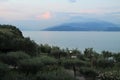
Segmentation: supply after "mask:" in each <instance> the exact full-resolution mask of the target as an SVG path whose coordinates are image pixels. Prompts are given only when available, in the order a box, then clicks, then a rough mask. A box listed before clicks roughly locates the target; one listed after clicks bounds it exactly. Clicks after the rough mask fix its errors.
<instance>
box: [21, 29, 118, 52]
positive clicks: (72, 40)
mask: <svg viewBox="0 0 120 80" xmlns="http://www.w3.org/2000/svg"><path fill="white" fill-rule="evenodd" d="M23 35H24V36H25V37H30V38H31V39H32V40H34V41H35V42H37V43H38V44H41V43H42V44H46V43H47V44H50V45H55V46H59V47H61V48H70V49H72V48H78V49H79V50H81V51H83V50H84V49H85V48H94V49H95V50H96V51H102V50H109V51H113V52H120V32H74V31H73V32H72V31H69V32H65V31H23Z"/></svg>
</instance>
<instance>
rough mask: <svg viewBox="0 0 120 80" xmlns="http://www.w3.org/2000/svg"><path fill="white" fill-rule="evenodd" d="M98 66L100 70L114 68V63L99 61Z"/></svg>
mask: <svg viewBox="0 0 120 80" xmlns="http://www.w3.org/2000/svg"><path fill="white" fill-rule="evenodd" d="M96 66H97V67H98V68H103V69H104V68H112V67H113V66H114V61H112V60H104V59H102V60H98V61H97V63H96Z"/></svg>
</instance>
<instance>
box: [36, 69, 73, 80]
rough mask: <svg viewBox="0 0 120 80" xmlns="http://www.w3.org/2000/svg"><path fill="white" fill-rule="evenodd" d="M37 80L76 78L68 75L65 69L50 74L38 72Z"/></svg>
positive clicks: (67, 79) (70, 79)
mask: <svg viewBox="0 0 120 80" xmlns="http://www.w3.org/2000/svg"><path fill="white" fill-rule="evenodd" d="M36 80H75V78H74V77H72V76H71V75H69V74H68V73H66V72H65V70H64V69H59V70H54V71H50V72H38V73H37V75H36Z"/></svg>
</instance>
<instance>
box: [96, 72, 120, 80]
mask: <svg viewBox="0 0 120 80" xmlns="http://www.w3.org/2000/svg"><path fill="white" fill-rule="evenodd" d="M98 78H99V79H100V80H120V71H109V72H102V73H100V74H99V77H98Z"/></svg>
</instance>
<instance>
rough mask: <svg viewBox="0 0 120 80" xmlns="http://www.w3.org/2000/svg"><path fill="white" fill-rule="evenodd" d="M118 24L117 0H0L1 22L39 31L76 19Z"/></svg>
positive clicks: (118, 10)
mask: <svg viewBox="0 0 120 80" xmlns="http://www.w3.org/2000/svg"><path fill="white" fill-rule="evenodd" d="M78 19H79V21H82V20H87V19H89V20H92V19H94V20H102V21H107V22H111V23H114V24H117V25H120V0H0V24H11V25H15V26H17V27H18V28H20V29H21V30H40V29H44V28H47V27H51V26H54V25H59V24H62V23H66V22H70V21H76V20H78Z"/></svg>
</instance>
